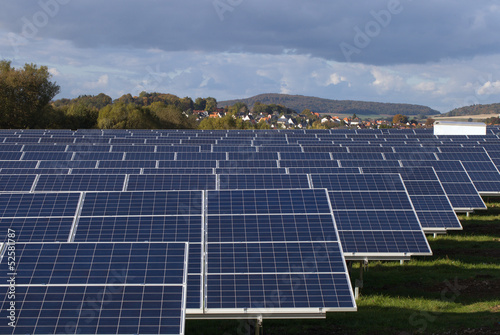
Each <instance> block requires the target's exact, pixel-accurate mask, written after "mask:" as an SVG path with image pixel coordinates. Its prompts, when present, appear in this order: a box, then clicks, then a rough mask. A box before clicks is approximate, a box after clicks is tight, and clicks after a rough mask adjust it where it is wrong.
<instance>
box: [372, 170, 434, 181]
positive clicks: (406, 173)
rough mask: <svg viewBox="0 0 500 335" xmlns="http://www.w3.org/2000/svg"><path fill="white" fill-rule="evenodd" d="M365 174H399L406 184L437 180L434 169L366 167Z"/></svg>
mask: <svg viewBox="0 0 500 335" xmlns="http://www.w3.org/2000/svg"><path fill="white" fill-rule="evenodd" d="M363 173H399V174H400V175H401V178H402V179H403V180H404V181H405V182H406V181H408V180H419V181H423V180H437V177H436V173H435V172H434V170H433V169H432V167H385V168H382V167H364V168H363ZM405 184H406V183H405Z"/></svg>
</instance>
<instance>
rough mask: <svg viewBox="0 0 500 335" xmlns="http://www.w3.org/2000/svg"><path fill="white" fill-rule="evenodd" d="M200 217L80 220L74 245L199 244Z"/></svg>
mask: <svg viewBox="0 0 500 335" xmlns="http://www.w3.org/2000/svg"><path fill="white" fill-rule="evenodd" d="M201 227H202V222H201V216H199V215H198V216H197V215H194V216H153V217H151V216H141V217H115V216H109V217H82V218H80V220H79V222H78V228H77V230H76V234H75V242H144V241H150V242H201Z"/></svg>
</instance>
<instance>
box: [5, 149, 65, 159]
mask: <svg viewBox="0 0 500 335" xmlns="http://www.w3.org/2000/svg"><path fill="white" fill-rule="evenodd" d="M16 154H17V153H16ZM72 156H73V153H72V152H47V151H41V152H37V151H31V152H25V153H23V161H42V160H50V161H69V160H71V157H72ZM0 159H5V158H3V157H2V156H1V155H0ZM18 159H19V158H18Z"/></svg>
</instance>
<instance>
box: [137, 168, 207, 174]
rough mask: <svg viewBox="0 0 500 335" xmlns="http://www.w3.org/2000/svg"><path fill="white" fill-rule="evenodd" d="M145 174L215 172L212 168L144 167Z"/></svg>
mask: <svg viewBox="0 0 500 335" xmlns="http://www.w3.org/2000/svg"><path fill="white" fill-rule="evenodd" d="M143 174H145V175H146V174H162V175H170V174H175V175H179V174H193V175H201V174H214V169H212V168H204V169H203V168H200V169H197V168H182V169H177V168H159V169H144V171H143Z"/></svg>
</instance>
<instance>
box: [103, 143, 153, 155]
mask: <svg viewBox="0 0 500 335" xmlns="http://www.w3.org/2000/svg"><path fill="white" fill-rule="evenodd" d="M154 151H155V146H154V145H113V146H112V149H111V152H126V153H127V155H128V153H132V152H144V153H146V152H154Z"/></svg>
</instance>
